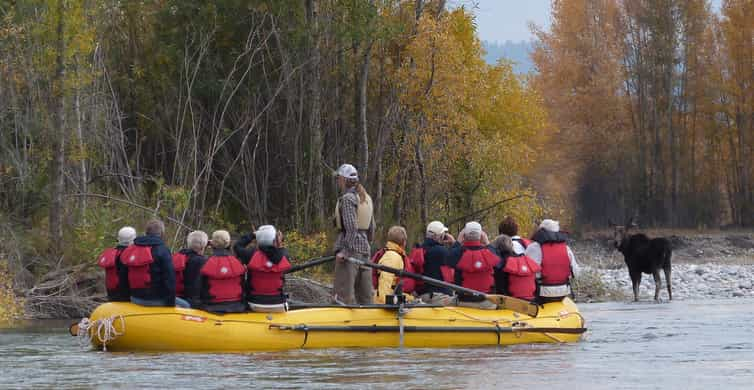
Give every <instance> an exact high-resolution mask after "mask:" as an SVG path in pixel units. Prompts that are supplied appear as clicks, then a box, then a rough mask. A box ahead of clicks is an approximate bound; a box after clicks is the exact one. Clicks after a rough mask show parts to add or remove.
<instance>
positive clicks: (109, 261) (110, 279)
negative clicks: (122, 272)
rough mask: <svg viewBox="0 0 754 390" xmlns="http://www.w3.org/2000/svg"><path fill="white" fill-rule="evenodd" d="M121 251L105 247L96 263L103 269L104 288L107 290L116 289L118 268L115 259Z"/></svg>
mask: <svg viewBox="0 0 754 390" xmlns="http://www.w3.org/2000/svg"><path fill="white" fill-rule="evenodd" d="M120 253H121V251H120V250H118V249H117V248H107V249H105V250H104V251H103V252H102V254H101V255H99V260H98V261H97V264H98V265H99V266H100V267H102V268H104V269H105V288H107V291H115V290H117V289H118V268H117V267H116V261H117V259H118V256H119V255H120Z"/></svg>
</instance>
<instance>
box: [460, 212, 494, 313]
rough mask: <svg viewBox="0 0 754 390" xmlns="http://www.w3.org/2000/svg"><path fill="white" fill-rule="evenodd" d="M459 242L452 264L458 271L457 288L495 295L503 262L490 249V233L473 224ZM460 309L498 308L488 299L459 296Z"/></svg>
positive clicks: (464, 230)
mask: <svg viewBox="0 0 754 390" xmlns="http://www.w3.org/2000/svg"><path fill="white" fill-rule="evenodd" d="M458 241H459V242H460V243H456V244H455V245H454V246H453V247H452V248H451V250H450V254H449V256H448V257H449V258H448V264H449V265H453V267H454V268H455V282H456V284H458V285H460V286H462V287H466V288H470V289H472V290H476V291H479V292H482V293H485V294H492V293H494V291H495V278H494V272H495V266H497V265H498V264H499V263H500V258H499V257H498V256H497V255H496V254H495V253H494V252H493V251H492V250H491V249H490V248H488V245H489V239H488V238H487V233H485V232H484V231H483V230H482V225H480V224H479V222H474V221H472V222H469V223H467V224H466V226H465V227H464V228H463V230H462V231H461V232H460V233H459V234H458ZM458 306H465V307H475V308H479V309H490V310H494V309H497V305H495V304H494V303H492V302H490V301H487V300H485V299H484V297H476V296H472V295H468V294H463V293H460V294H458Z"/></svg>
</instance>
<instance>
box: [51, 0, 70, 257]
mask: <svg viewBox="0 0 754 390" xmlns="http://www.w3.org/2000/svg"><path fill="white" fill-rule="evenodd" d="M64 4H65V2H64V1H63V0H58V4H57V6H58V10H57V12H58V20H57V32H56V34H57V47H56V51H57V53H56V60H55V61H56V69H55V78H54V80H53V84H52V85H53V89H54V92H53V94H52V95H53V104H54V106H55V110H54V112H55V114H54V119H53V124H52V126H53V128H52V161H51V162H50V181H51V182H52V188H51V191H50V214H49V218H50V221H49V223H50V226H49V228H50V232H49V234H50V237H49V240H48V243H49V251H50V254H51V255H53V256H59V255H60V254H61V253H62V244H63V211H64V210H63V207H64V206H63V195H64V191H65V172H64V169H65V140H66V132H65V91H64V90H63V89H64V85H63V84H64V83H63V78H64V77H65V64H64V62H63V56H64V55H65V37H64V36H63V33H64V25H63V22H64V18H65V15H64V14H65V5H64Z"/></svg>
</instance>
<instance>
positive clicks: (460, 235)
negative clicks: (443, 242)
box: [458, 230, 465, 244]
mask: <svg viewBox="0 0 754 390" xmlns="http://www.w3.org/2000/svg"><path fill="white" fill-rule="evenodd" d="M464 236H465V235H464V234H463V230H461V231H460V232H458V242H460V243H461V244H463V241H464V238H465V237H464Z"/></svg>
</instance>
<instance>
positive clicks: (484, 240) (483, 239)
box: [480, 230, 490, 246]
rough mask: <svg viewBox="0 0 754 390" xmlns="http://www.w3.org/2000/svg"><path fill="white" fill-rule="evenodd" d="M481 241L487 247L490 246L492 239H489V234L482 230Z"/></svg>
mask: <svg viewBox="0 0 754 390" xmlns="http://www.w3.org/2000/svg"><path fill="white" fill-rule="evenodd" d="M480 241H481V242H482V245H485V246H486V245H490V238H489V237H487V232H485V231H484V230H482V236H481V239H480Z"/></svg>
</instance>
